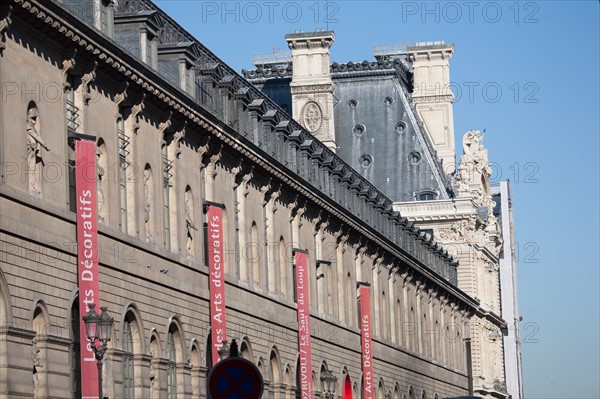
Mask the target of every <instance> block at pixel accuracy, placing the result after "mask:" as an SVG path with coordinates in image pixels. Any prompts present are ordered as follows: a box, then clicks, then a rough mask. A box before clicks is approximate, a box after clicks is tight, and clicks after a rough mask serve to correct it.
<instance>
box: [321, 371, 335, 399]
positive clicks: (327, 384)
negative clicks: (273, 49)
mask: <svg viewBox="0 0 600 399" xmlns="http://www.w3.org/2000/svg"><path fill="white" fill-rule="evenodd" d="M336 384H337V377H336V376H335V375H333V373H332V372H331V371H329V370H325V371H323V373H322V374H321V385H322V389H323V392H325V399H333V398H334V397H335V387H336Z"/></svg>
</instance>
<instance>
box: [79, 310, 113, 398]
mask: <svg viewBox="0 0 600 399" xmlns="http://www.w3.org/2000/svg"><path fill="white" fill-rule="evenodd" d="M89 306H90V310H89V311H88V312H87V314H86V315H85V316H83V323H84V324H85V334H86V336H87V339H88V341H90V342H91V344H92V350H93V351H94V355H95V357H96V362H97V364H98V398H99V399H102V359H103V358H104V354H105V353H106V344H107V343H108V341H110V334H111V332H112V325H113V321H114V320H113V318H112V317H110V316H109V315H108V312H107V311H106V306H102V307H101V308H100V309H101V312H100V314H98V313H97V312H96V311H95V310H94V307H95V306H96V305H95V304H93V303H90V304H89ZM96 341H100V345H98V347H96Z"/></svg>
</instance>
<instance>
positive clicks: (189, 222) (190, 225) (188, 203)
mask: <svg viewBox="0 0 600 399" xmlns="http://www.w3.org/2000/svg"><path fill="white" fill-rule="evenodd" d="M192 212H193V210H192V193H191V192H190V190H186V192H185V228H186V234H187V243H186V248H187V252H188V254H192V253H193V242H194V235H193V234H194V233H193V230H196V231H198V228H196V225H195V224H194V220H193V219H192Z"/></svg>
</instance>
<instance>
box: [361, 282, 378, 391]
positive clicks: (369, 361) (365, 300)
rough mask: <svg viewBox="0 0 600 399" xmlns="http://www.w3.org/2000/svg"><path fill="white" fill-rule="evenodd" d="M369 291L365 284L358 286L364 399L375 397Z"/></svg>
mask: <svg viewBox="0 0 600 399" xmlns="http://www.w3.org/2000/svg"><path fill="white" fill-rule="evenodd" d="M369 291H370V290H369V287H368V286H366V285H363V286H361V287H360V288H359V298H360V331H361V342H362V362H361V363H362V372H363V385H364V389H363V398H364V399H374V398H375V387H374V386H373V342H372V339H371V297H370V295H369Z"/></svg>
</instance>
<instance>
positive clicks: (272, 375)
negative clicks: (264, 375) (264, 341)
mask: <svg viewBox="0 0 600 399" xmlns="http://www.w3.org/2000/svg"><path fill="white" fill-rule="evenodd" d="M269 365H270V367H269V379H270V380H271V390H272V392H273V399H279V398H280V397H281V392H279V389H280V387H281V368H280V365H279V358H278V356H277V352H275V350H272V351H271V356H270V358H269Z"/></svg>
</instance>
